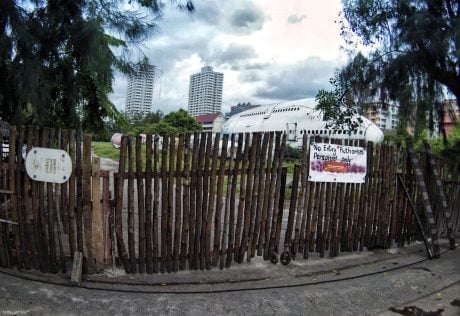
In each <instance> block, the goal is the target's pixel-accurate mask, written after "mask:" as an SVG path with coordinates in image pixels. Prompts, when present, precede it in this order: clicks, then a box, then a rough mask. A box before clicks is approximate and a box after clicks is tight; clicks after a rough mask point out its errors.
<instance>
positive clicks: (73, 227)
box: [67, 130, 78, 260]
mask: <svg viewBox="0 0 460 316" xmlns="http://www.w3.org/2000/svg"><path fill="white" fill-rule="evenodd" d="M69 156H70V160H71V161H72V173H71V175H70V179H69V212H68V214H69V219H68V221H67V222H68V225H69V249H70V256H71V258H72V260H73V255H74V253H75V251H76V250H77V249H78V248H77V240H76V233H77V221H76V219H75V180H76V173H77V166H76V140H75V130H70V131H69Z"/></svg>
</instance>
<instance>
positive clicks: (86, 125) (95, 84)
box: [0, 0, 194, 131]
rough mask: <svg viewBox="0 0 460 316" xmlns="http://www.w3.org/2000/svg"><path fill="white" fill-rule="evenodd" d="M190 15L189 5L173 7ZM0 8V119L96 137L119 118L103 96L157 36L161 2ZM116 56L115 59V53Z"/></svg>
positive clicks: (63, 1)
mask: <svg viewBox="0 0 460 316" xmlns="http://www.w3.org/2000/svg"><path fill="white" fill-rule="evenodd" d="M170 2H171V3H174V4H175V5H177V7H178V8H179V9H181V10H187V11H193V9H194V7H193V4H192V2H191V0H184V1H180V0H178V1H175V0H171V1H170ZM126 5H127V2H126V1H123V0H86V1H85V0H48V1H40V0H35V1H17V0H5V1H2V5H1V7H2V9H1V11H0V30H1V33H0V77H1V78H2V81H3V82H4V84H2V85H0V116H1V118H2V119H3V120H5V121H9V122H12V123H14V124H24V123H34V124H40V125H48V126H55V127H80V126H81V127H83V129H85V130H87V131H99V130H100V129H101V128H103V120H104V118H106V117H110V118H112V119H113V118H115V119H117V118H119V117H120V116H119V113H118V111H117V109H116V108H115V106H114V105H113V104H112V103H111V102H110V100H109V99H108V97H107V95H108V93H110V92H111V91H112V81H113V71H114V69H115V68H116V69H118V70H121V71H123V72H127V71H130V69H131V68H130V63H129V62H128V61H127V59H126V58H125V54H126V52H127V51H128V50H129V49H130V48H132V46H133V45H135V44H138V43H140V42H141V41H142V40H144V39H146V38H147V37H148V36H150V35H151V34H152V33H153V31H154V30H155V29H156V28H157V24H156V22H157V20H158V19H159V18H161V16H162V10H163V8H164V6H165V5H166V3H165V2H164V1H161V0H151V1H145V0H132V1H129V5H130V9H129V10H127V9H126ZM115 51H116V52H117V53H115Z"/></svg>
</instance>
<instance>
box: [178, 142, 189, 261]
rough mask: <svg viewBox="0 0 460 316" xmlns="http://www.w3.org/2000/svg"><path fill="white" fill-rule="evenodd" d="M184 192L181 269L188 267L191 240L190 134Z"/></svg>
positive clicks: (186, 148) (185, 151)
mask: <svg viewBox="0 0 460 316" xmlns="http://www.w3.org/2000/svg"><path fill="white" fill-rule="evenodd" d="M183 177H184V190H183V198H184V200H183V211H182V234H181V249H180V266H179V267H180V269H181V270H183V269H185V267H186V260H187V251H188V249H187V244H188V238H189V227H190V225H189V223H190V222H189V219H190V134H186V135H185V141H184V172H183Z"/></svg>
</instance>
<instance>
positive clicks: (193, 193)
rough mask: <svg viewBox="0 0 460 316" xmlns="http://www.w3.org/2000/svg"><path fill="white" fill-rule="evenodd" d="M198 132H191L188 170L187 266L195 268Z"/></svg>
mask: <svg viewBox="0 0 460 316" xmlns="http://www.w3.org/2000/svg"><path fill="white" fill-rule="evenodd" d="M199 135H200V134H198V133H195V134H193V154H192V168H191V170H190V178H191V179H190V208H189V209H190V213H189V215H190V217H189V240H188V244H189V253H188V257H189V268H190V269H196V266H195V251H198V249H195V226H196V218H195V217H196V184H197V178H198V172H197V168H198V159H199V158H198V153H199V149H200V148H199V147H200V146H199V144H200V136H199Z"/></svg>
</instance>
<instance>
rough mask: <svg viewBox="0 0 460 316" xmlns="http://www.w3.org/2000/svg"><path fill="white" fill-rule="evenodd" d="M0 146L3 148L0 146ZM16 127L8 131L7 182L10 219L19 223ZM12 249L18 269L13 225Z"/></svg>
mask: <svg viewBox="0 0 460 316" xmlns="http://www.w3.org/2000/svg"><path fill="white" fill-rule="evenodd" d="M0 146H3V145H2V144H0ZM15 171H16V126H12V127H11V130H10V141H9V153H8V180H9V190H10V191H11V192H13V193H12V194H11V196H10V207H11V218H12V219H13V221H14V222H16V223H18V222H19V212H18V204H17V202H18V201H17V192H16V174H15ZM12 230H13V234H14V248H15V250H16V265H17V267H18V268H19V269H21V268H22V266H23V257H22V253H21V236H20V233H19V226H18V225H13V227H12Z"/></svg>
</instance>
